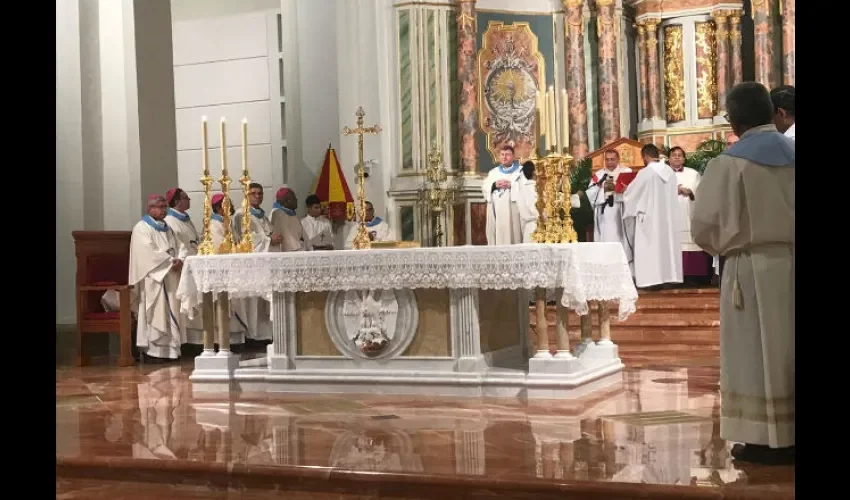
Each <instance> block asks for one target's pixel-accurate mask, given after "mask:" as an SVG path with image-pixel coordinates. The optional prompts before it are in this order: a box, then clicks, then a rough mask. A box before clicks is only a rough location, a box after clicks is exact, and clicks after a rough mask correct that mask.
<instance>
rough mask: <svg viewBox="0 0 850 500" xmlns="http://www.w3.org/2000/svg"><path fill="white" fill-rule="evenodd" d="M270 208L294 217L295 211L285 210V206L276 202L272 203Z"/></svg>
mask: <svg viewBox="0 0 850 500" xmlns="http://www.w3.org/2000/svg"><path fill="white" fill-rule="evenodd" d="M272 208H276V209H278V210H282V211H283V213H285V214H287V215H292V216H295V210H292V209H290V208H286V207H285V206H283V205H281V204H280V203H278V202H274V204H273V205H272Z"/></svg>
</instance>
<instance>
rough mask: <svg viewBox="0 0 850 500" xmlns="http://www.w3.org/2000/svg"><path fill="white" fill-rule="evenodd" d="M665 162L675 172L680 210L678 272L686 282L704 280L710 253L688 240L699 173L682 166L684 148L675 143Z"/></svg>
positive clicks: (710, 268)
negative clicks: (679, 263) (680, 257)
mask: <svg viewBox="0 0 850 500" xmlns="http://www.w3.org/2000/svg"><path fill="white" fill-rule="evenodd" d="M669 165H670V168H672V169H673V172H676V182H677V183H678V188H677V189H678V193H679V197H678V200H679V210H680V211H681V217H679V222H680V223H681V224H682V225H681V227H680V228H679V238H681V240H682V275H683V278H684V280H685V281H686V282H693V283H695V284H696V283H703V282H707V279H708V278H709V277H710V276H711V274H712V273H713V266H712V261H711V255H709V254H707V253H705V252H703V251H702V249H701V248H700V247H699V246H698V245H697V244H696V243H694V241H693V240H692V239H691V212H692V211H693V203H694V200H695V199H696V196H697V188H698V187H699V183H700V179H701V178H702V176H700V174H699V172H697V171H696V170H694V169H692V168H688V167H685V150H684V149H682V148H680V147H679V146H675V147H673V148H671V149H670V161H669ZM703 284H704V283H703Z"/></svg>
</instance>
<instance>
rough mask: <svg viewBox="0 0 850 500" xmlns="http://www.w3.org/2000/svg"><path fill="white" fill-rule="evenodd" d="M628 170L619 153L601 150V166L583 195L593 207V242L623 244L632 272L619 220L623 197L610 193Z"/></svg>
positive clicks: (631, 260) (631, 262)
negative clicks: (603, 152)
mask: <svg viewBox="0 0 850 500" xmlns="http://www.w3.org/2000/svg"><path fill="white" fill-rule="evenodd" d="M631 171H632V169H631V168H629V167H625V166H623V165H620V153H619V152H618V151H617V150H616V149H609V150H607V151H605V165H604V167H603V168H601V169H599V170H597V171H596V173H594V174H593V177H591V179H590V185H589V186H588V187H587V191H585V194H586V195H587V199H588V201H590V204H591V206H593V241H597V242H607V243H620V244H621V245H623V251H624V252H626V260H627V261H628V263H629V267H631V268H632V272H633V273H634V265H633V260H634V254H633V252H632V247H631V244H630V243H629V240H628V239H627V238H626V231H625V227H624V223H623V198H622V195H619V194H616V193H615V192H614V188H615V186H616V182H617V177H619V176H620V174H622V173H630V172H631Z"/></svg>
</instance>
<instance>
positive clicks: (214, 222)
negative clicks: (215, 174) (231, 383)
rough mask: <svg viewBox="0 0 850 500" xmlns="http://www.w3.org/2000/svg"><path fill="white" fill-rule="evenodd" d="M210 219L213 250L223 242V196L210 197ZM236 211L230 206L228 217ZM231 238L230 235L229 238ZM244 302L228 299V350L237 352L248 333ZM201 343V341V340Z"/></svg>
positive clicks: (217, 194) (242, 300)
mask: <svg viewBox="0 0 850 500" xmlns="http://www.w3.org/2000/svg"><path fill="white" fill-rule="evenodd" d="M210 201H211V203H212V211H213V213H212V217H211V218H210V239H211V240H212V244H213V248H218V247H220V246H221V244H222V243H223V242H224V236H225V231H224V229H225V225H224V207H223V206H222V205H223V204H224V203H223V202H224V194H222V193H216V194H214V195H213V196H212V200H210ZM235 212H236V211H235V210H234V209H233V205H231V206H230V216H231V217H233V214H234V213H235ZM232 237H233V236H232V235H231V238H232ZM246 317H247V314H246V313H245V300H244V299H234V298H232V297H231V298H230V350H231V351H233V352H238V351H239V350H240V349H241V347H242V344H244V343H245V332H247V331H248V325H247V324H246V323H245V320H244V319H243V318H246ZM202 342H203V339H202Z"/></svg>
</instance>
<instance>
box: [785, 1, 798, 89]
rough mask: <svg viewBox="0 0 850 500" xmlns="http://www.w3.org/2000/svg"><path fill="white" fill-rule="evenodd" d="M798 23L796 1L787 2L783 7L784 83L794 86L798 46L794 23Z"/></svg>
mask: <svg viewBox="0 0 850 500" xmlns="http://www.w3.org/2000/svg"><path fill="white" fill-rule="evenodd" d="M796 21H797V15H796V8H795V7H794V0H785V2H784V3H783V6H782V83H784V84H785V85H794V82H795V80H796V78H795V74H796V63H795V61H796V51H795V50H794V48H795V46H796V43H795V42H796V40H795V30H794V23H795V22H796Z"/></svg>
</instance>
